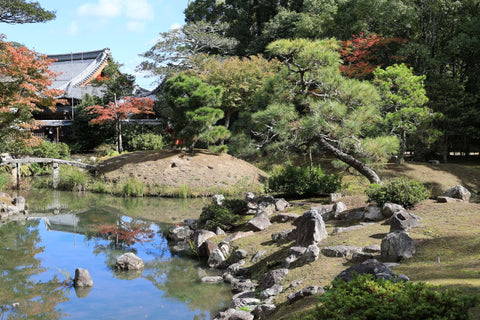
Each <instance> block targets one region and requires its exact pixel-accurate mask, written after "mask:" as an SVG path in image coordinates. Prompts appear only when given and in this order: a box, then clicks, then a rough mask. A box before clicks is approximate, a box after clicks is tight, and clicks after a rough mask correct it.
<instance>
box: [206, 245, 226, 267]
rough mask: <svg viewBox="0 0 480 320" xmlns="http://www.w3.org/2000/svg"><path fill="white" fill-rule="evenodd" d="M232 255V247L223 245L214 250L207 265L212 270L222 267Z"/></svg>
mask: <svg viewBox="0 0 480 320" xmlns="http://www.w3.org/2000/svg"><path fill="white" fill-rule="evenodd" d="M229 253H230V247H229V246H228V244H225V243H221V244H220V245H218V246H217V247H216V248H215V249H213V251H212V254H210V256H209V257H208V261H207V264H208V266H209V267H210V268H218V267H220V266H221V265H222V263H223V262H224V261H226V260H227V257H228V255H229Z"/></svg>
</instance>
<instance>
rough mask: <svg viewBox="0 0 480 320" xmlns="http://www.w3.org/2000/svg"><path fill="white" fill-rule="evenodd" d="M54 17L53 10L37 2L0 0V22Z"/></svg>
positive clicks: (32, 20) (28, 20) (40, 19)
mask: <svg viewBox="0 0 480 320" xmlns="http://www.w3.org/2000/svg"><path fill="white" fill-rule="evenodd" d="M53 19H55V11H48V10H45V9H43V8H42V7H41V6H40V4H39V3H38V2H27V1H26V0H0V22H4V23H11V24H21V23H36V22H46V21H49V20H53Z"/></svg>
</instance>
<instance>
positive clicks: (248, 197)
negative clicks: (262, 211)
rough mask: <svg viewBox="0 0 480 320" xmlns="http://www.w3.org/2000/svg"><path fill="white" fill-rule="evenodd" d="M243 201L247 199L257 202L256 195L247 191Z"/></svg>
mask: <svg viewBox="0 0 480 320" xmlns="http://www.w3.org/2000/svg"><path fill="white" fill-rule="evenodd" d="M245 201H247V202H257V197H256V196H255V194H254V193H252V192H248V193H247V194H246V195H245Z"/></svg>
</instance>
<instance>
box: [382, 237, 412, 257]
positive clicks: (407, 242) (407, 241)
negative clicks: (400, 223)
mask: <svg viewBox="0 0 480 320" xmlns="http://www.w3.org/2000/svg"><path fill="white" fill-rule="evenodd" d="M381 247H382V252H381V258H382V261H392V262H396V261H399V260H400V259H409V258H411V257H412V256H413V255H414V254H415V243H414V242H413V239H412V238H410V236H409V235H408V233H406V232H405V231H395V232H391V233H389V234H387V235H386V236H385V238H383V239H382V246H381Z"/></svg>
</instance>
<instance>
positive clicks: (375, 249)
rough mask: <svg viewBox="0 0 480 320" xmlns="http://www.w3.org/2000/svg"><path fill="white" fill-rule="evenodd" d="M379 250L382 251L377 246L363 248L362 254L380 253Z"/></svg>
mask: <svg viewBox="0 0 480 320" xmlns="http://www.w3.org/2000/svg"><path fill="white" fill-rule="evenodd" d="M381 250H382V249H381V248H380V246H379V245H378V244H373V245H370V246H366V247H364V248H363V252H366V253H380V251H381Z"/></svg>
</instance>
